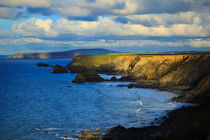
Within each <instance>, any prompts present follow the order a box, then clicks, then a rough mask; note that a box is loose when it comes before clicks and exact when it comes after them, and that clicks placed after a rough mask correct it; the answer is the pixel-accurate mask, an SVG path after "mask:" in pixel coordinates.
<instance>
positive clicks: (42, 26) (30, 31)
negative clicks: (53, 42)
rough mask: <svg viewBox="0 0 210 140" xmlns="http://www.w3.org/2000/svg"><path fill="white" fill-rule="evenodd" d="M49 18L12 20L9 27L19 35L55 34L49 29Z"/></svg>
mask: <svg viewBox="0 0 210 140" xmlns="http://www.w3.org/2000/svg"><path fill="white" fill-rule="evenodd" d="M51 26H52V20H51V19H46V20H43V19H36V18H31V19H29V20H27V21H25V22H20V23H18V22H14V23H13V25H12V27H11V29H12V31H13V32H14V33H16V34H17V35H21V36H40V37H44V36H55V33H54V32H53V31H51Z"/></svg>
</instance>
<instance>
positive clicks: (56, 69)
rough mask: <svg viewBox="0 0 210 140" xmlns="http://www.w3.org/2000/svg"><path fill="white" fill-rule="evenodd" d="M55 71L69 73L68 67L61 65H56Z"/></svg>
mask: <svg viewBox="0 0 210 140" xmlns="http://www.w3.org/2000/svg"><path fill="white" fill-rule="evenodd" d="M53 73H68V71H67V69H66V68H65V67H63V66H61V65H55V66H54V67H53Z"/></svg>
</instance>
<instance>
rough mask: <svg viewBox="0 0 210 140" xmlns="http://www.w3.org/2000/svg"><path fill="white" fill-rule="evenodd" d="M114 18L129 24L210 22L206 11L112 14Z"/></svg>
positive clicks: (166, 24)
mask: <svg viewBox="0 0 210 140" xmlns="http://www.w3.org/2000/svg"><path fill="white" fill-rule="evenodd" d="M112 18H113V19H114V20H116V21H118V19H119V18H122V19H123V20H125V21H127V22H130V23H131V24H142V25H144V26H158V25H164V26H169V25H172V24H198V25H199V24H200V25H208V24H209V23H210V15H209V13H207V12H203V13H198V12H181V13H176V14H143V15H128V16H124V17H118V16H113V17H112Z"/></svg>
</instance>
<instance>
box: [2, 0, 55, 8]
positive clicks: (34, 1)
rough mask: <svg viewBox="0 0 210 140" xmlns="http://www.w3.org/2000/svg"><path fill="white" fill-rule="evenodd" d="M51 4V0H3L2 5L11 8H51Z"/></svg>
mask: <svg viewBox="0 0 210 140" xmlns="http://www.w3.org/2000/svg"><path fill="white" fill-rule="evenodd" d="M51 2H52V1H51V0H1V1H0V5H3V6H9V7H19V6H30V7H49V6H50V5H51Z"/></svg>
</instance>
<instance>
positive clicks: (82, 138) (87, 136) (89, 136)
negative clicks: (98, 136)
mask: <svg viewBox="0 0 210 140" xmlns="http://www.w3.org/2000/svg"><path fill="white" fill-rule="evenodd" d="M94 138H95V137H94V136H93V135H86V136H80V137H79V139H80V140H87V139H94Z"/></svg>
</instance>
